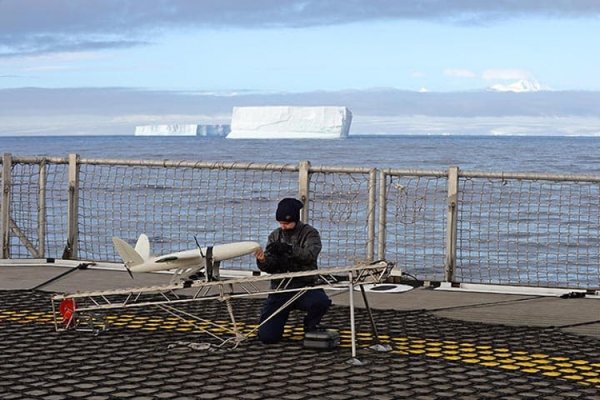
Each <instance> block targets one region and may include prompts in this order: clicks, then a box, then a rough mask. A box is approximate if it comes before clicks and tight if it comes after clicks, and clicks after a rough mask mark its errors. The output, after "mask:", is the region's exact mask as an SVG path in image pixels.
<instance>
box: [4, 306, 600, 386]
mask: <svg viewBox="0 0 600 400" xmlns="http://www.w3.org/2000/svg"><path fill="white" fill-rule="evenodd" d="M4 320H6V321H11V322H18V323H23V324H27V323H51V324H52V323H54V315H53V314H52V312H39V311H32V310H20V311H14V310H2V309H0V323H1V322H2V321H4ZM57 320H58V321H60V320H61V317H60V315H58V316H57ZM93 320H94V319H93ZM94 321H95V322H97V323H98V324H99V323H100V321H96V320H94ZM104 321H105V322H107V323H109V324H110V325H111V326H115V327H124V328H128V329H140V330H147V331H157V330H167V331H179V332H192V333H203V332H210V333H211V334H214V335H223V336H225V335H231V334H232V333H233V332H234V331H235V330H234V328H235V327H237V329H238V330H239V332H240V333H242V334H244V335H255V334H256V331H255V329H256V327H257V325H256V323H252V324H247V323H244V322H241V321H236V324H235V326H234V324H233V323H232V322H231V321H225V320H218V321H206V320H196V319H186V320H182V319H179V318H176V317H172V316H169V317H164V318H163V317H158V316H140V315H135V314H119V315H108V316H105V317H104ZM284 335H286V336H287V337H288V338H290V339H292V340H302V339H303V336H304V331H303V329H302V328H301V327H296V326H289V325H286V326H285V329H284ZM379 338H380V340H381V343H382V344H388V345H390V346H391V347H392V353H394V354H397V355H400V356H423V357H430V358H433V359H443V360H447V361H452V362H460V363H464V364H471V365H479V366H482V367H488V368H497V369H504V370H509V371H518V372H522V373H526V374H538V375H542V376H546V377H551V378H559V379H565V380H569V381H573V382H577V383H579V384H582V385H591V386H597V387H600V363H594V362H590V361H587V360H583V359H571V358H569V357H563V356H552V355H548V354H541V353H530V352H527V351H524V350H514V349H508V348H502V347H493V346H490V345H480V344H477V343H468V342H462V343H461V342H457V341H450V340H438V339H430V338H418V337H390V336H386V335H380V337H379ZM356 340H357V344H358V346H359V347H362V348H365V347H368V346H370V345H372V344H375V337H374V336H373V335H372V334H371V333H370V332H357V333H356ZM340 346H341V347H351V346H352V336H351V331H350V330H340Z"/></svg>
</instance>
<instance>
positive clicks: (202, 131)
mask: <svg viewBox="0 0 600 400" xmlns="http://www.w3.org/2000/svg"><path fill="white" fill-rule="evenodd" d="M229 131H230V125H229V124H200V125H199V124H162V125H139V126H136V127H135V136H227V134H228V133H229Z"/></svg>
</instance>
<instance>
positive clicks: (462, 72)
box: [444, 68, 477, 78]
mask: <svg viewBox="0 0 600 400" xmlns="http://www.w3.org/2000/svg"><path fill="white" fill-rule="evenodd" d="M444 75H446V76H451V77H453V78H475V77H477V74H476V73H475V72H473V71H471V70H468V69H460V68H448V69H445V70H444Z"/></svg>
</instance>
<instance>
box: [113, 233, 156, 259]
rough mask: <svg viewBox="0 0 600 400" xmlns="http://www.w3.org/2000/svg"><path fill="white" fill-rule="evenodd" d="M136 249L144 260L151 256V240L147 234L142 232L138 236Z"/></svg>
mask: <svg viewBox="0 0 600 400" xmlns="http://www.w3.org/2000/svg"><path fill="white" fill-rule="evenodd" d="M115 246H116V245H115ZM135 251H136V252H137V253H138V254H139V255H140V256H141V257H142V259H143V260H144V261H146V260H148V259H149V258H150V240H149V239H148V236H147V235H146V234H144V233H142V234H141V235H140V237H139V238H138V240H137V243H136V244H135Z"/></svg>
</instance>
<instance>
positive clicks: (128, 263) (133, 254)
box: [112, 235, 145, 271]
mask: <svg viewBox="0 0 600 400" xmlns="http://www.w3.org/2000/svg"><path fill="white" fill-rule="evenodd" d="M144 236H145V235H144ZM112 240H113V244H114V245H115V249H117V252H118V253H119V255H120V256H121V258H122V259H123V263H124V264H125V267H126V268H127V270H128V271H129V269H130V268H131V267H135V266H136V265H139V264H142V263H143V262H144V258H143V257H142V255H141V254H140V253H138V252H137V251H136V250H135V249H134V248H133V247H131V245H130V244H129V243H127V242H126V241H124V240H123V239H120V238H118V237H113V239H112ZM138 242H139V239H138ZM136 247H137V246H136ZM140 248H141V246H140Z"/></svg>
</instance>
